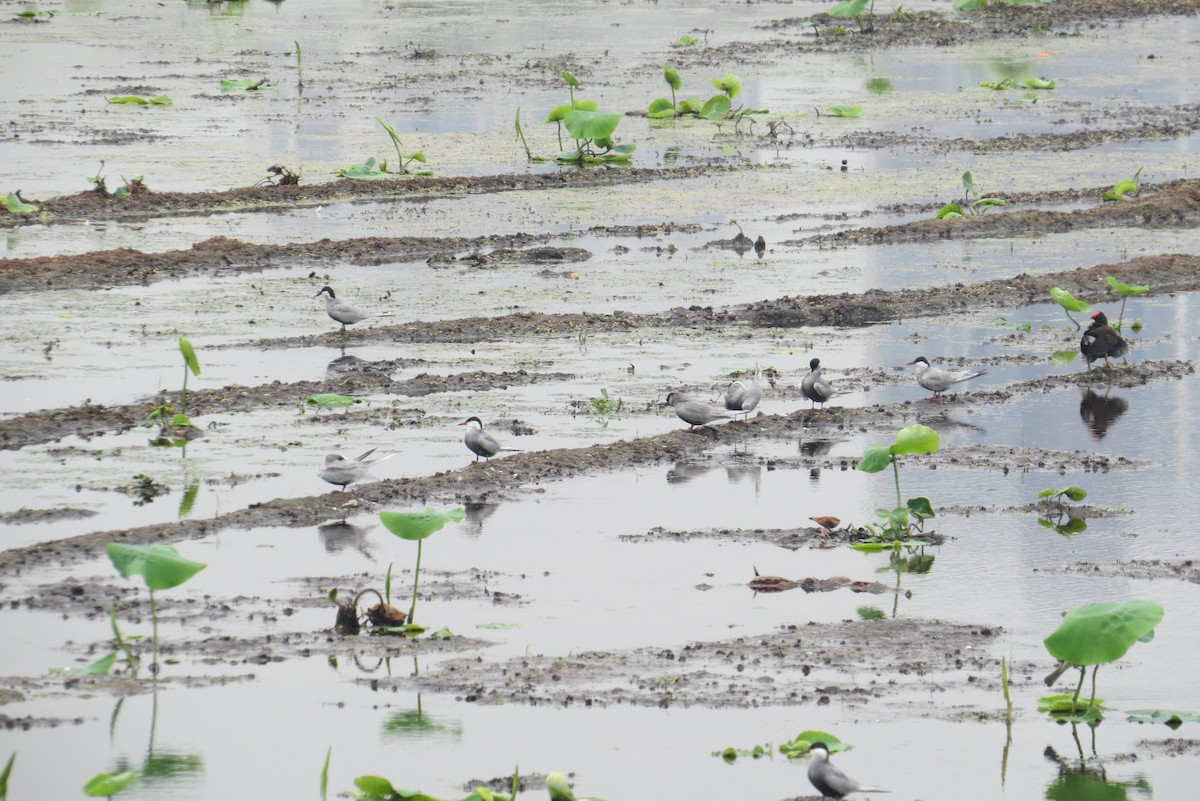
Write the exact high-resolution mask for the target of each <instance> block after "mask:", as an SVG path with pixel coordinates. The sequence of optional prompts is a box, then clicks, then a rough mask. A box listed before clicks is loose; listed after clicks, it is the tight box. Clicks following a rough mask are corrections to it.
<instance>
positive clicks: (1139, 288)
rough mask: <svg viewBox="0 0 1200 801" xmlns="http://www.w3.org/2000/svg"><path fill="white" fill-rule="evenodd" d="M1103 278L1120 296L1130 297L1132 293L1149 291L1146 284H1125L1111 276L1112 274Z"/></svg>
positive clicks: (1137, 293) (1138, 293)
mask: <svg viewBox="0 0 1200 801" xmlns="http://www.w3.org/2000/svg"><path fill="white" fill-rule="evenodd" d="M1105 280H1106V281H1107V282H1108V285H1109V286H1110V287H1112V288H1113V289H1114V290H1115V291H1116V292H1117V294H1119V295H1121V296H1122V297H1126V298H1131V297H1133V296H1134V295H1141V294H1142V293H1144V292H1149V291H1150V287H1148V286H1143V285H1140V284H1135V285H1134V286H1130V285H1129V284H1125V283H1122V282H1120V281H1118V280H1117V279H1115V278H1113V277H1112V276H1109V277H1108V278H1107V279H1105Z"/></svg>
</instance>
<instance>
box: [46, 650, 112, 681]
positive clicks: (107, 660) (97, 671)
mask: <svg viewBox="0 0 1200 801" xmlns="http://www.w3.org/2000/svg"><path fill="white" fill-rule="evenodd" d="M116 663H117V652H116V651H113V652H112V653H111V654H109V655H108V656H104V657H101V658H100V659H97V660H96V661H95V662H93V663H91V664H90V665H88V666H86V667H57V668H50V672H51V673H53V674H55V675H59V676H107V675H108V674H109V672H110V671H111V670H112V669H113V665H115V664H116Z"/></svg>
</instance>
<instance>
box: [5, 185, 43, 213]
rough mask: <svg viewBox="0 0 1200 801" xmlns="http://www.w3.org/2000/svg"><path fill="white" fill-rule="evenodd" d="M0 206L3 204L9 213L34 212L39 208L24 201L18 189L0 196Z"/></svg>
mask: <svg viewBox="0 0 1200 801" xmlns="http://www.w3.org/2000/svg"><path fill="white" fill-rule="evenodd" d="M0 206H3V207H4V208H5V209H6V210H7V211H8V213H9V214H35V213H36V212H37V211H38V210H39V209H40V208H41V207H40V206H35V205H34V204H32V203H26V202H25V200H24V199H23V198H22V197H21V190H20V189H18V190H17V191H16V192H9V193H8V194H7V195H5V196H4V197H0Z"/></svg>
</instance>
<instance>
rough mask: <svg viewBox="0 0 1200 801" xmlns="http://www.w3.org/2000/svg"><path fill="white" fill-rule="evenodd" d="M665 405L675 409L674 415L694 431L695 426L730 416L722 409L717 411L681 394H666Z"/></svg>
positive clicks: (708, 405) (715, 408) (711, 406)
mask: <svg viewBox="0 0 1200 801" xmlns="http://www.w3.org/2000/svg"><path fill="white" fill-rule="evenodd" d="M667 405H668V406H671V407H673V408H674V409H675V415H676V416H677V417H678V418H679V419H680V420H682V421H683V422H685V423H687V424H688V425H689V426H691V428H689V429H688V431H695V430H696V426H706V425H708V424H709V423H715V422H716V421H718V420H727V419H729V418H730V417H731V416H732V415H731V414H730V412H727V411H725V410H724V409H718V408H717V407H716V406H713V405H712V404H708V403H704V402H702V401H698V400H692V399H691V398H689V397H688V396H687V395H684V394H683V393H682V392H670V393H667Z"/></svg>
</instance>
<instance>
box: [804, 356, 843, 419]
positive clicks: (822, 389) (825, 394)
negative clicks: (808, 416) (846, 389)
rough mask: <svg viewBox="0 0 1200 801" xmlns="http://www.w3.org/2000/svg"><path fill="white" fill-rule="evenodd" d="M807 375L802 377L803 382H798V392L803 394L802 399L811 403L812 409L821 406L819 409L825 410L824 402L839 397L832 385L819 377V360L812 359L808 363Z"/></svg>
mask: <svg viewBox="0 0 1200 801" xmlns="http://www.w3.org/2000/svg"><path fill="white" fill-rule="evenodd" d="M808 370H809V373H808V375H806V376H804V380H803V381H801V382H800V391H801V392H802V393H804V397H806V398H808V399H809V400H810V401H812V402H813V408H816V405H817V404H818V403H819V404H821V408H822V409H824V408H825V401H827V400H829V399H830V398H832V397H833V396H834V395H841V394H842V393H840V392H836V391H835V390H834V388H833V384H830V383H829V382H828V381H826V380H825V379H824V378H822V377H821V360H820V359H813V360H812V361H810V362H809V363H808Z"/></svg>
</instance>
